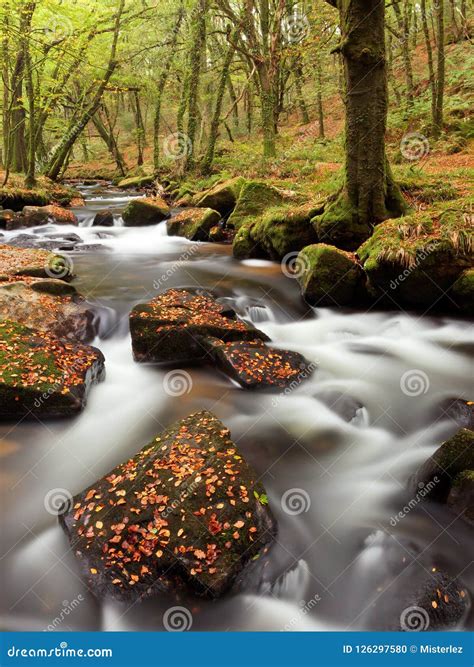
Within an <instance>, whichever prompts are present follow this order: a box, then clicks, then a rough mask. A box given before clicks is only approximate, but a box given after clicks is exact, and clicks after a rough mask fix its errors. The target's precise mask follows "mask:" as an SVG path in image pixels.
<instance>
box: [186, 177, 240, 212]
mask: <svg viewBox="0 0 474 667" xmlns="http://www.w3.org/2000/svg"><path fill="white" fill-rule="evenodd" d="M245 183H246V180H245V178H243V177H242V176H237V177H236V178H231V179H229V180H227V181H223V182H222V183H217V184H216V185H214V186H213V187H212V188H210V189H209V190H206V191H205V192H204V193H202V192H200V193H198V194H197V195H195V196H194V201H195V202H196V206H200V207H203V208H212V209H214V210H215V211H219V213H220V214H221V215H222V216H226V215H229V213H231V212H232V211H233V210H234V208H235V205H236V203H237V200H238V198H239V196H240V193H241V191H242V188H243V186H244V185H245Z"/></svg>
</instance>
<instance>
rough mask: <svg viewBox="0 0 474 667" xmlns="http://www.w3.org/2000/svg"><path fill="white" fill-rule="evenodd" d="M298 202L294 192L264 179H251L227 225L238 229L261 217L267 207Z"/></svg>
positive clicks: (241, 192)
mask: <svg viewBox="0 0 474 667" xmlns="http://www.w3.org/2000/svg"><path fill="white" fill-rule="evenodd" d="M291 201H293V202H295V203H297V201H298V200H297V197H296V196H295V195H294V194H290V193H288V192H284V191H282V190H279V189H278V188H275V187H274V186H273V185H269V184H267V183H264V182H262V181H249V182H247V183H245V184H244V186H243V187H242V189H241V191H240V196H239V199H238V201H237V205H236V207H235V209H234V211H233V213H232V215H231V216H230V217H229V219H228V221H227V225H228V226H229V227H232V228H234V229H236V230H239V229H240V228H241V227H242V226H244V225H248V224H250V223H252V222H254V221H255V218H257V217H260V216H261V215H262V214H263V213H264V212H265V211H266V210H267V209H269V208H272V207H275V206H281V205H283V204H284V203H285V202H291Z"/></svg>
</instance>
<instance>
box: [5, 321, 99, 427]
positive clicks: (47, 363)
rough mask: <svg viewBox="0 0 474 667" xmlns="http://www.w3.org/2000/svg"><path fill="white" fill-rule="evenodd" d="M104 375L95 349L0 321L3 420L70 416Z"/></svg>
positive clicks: (82, 404) (79, 408)
mask: <svg viewBox="0 0 474 667" xmlns="http://www.w3.org/2000/svg"><path fill="white" fill-rule="evenodd" d="M103 374H104V357H103V355H102V353H101V352H100V351H99V350H97V349H96V348H94V347H90V346H88V345H82V344H80V343H72V342H68V341H64V340H61V339H59V338H56V336H52V335H51V334H49V333H45V332H41V331H36V330H34V329H30V328H29V327H26V326H24V325H23V324H20V323H19V322H14V321H12V320H3V321H1V322H0V419H8V420H17V419H19V418H25V417H27V418H28V417H33V416H34V417H38V418H41V419H45V418H56V417H70V416H72V415H74V414H76V413H78V412H80V410H82V408H83V407H84V405H85V402H86V398H87V393H88V391H89V389H90V387H91V385H92V384H94V383H95V382H98V381H99V380H101V379H102V377H103Z"/></svg>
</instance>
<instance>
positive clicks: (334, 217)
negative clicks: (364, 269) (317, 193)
mask: <svg viewBox="0 0 474 667" xmlns="http://www.w3.org/2000/svg"><path fill="white" fill-rule="evenodd" d="M311 223H312V225H313V227H314V228H315V230H316V232H317V234H318V238H319V240H320V241H322V242H324V243H329V244H331V245H335V246H336V247H338V248H342V249H344V250H355V248H357V247H358V246H359V245H360V244H361V243H362V242H363V241H365V239H367V238H368V237H369V236H370V233H371V229H370V227H369V225H368V224H366V223H364V222H360V221H359V216H358V214H357V210H356V209H354V208H353V207H352V206H351V205H350V203H349V201H348V199H347V197H346V196H345V194H344V193H341V195H340V196H339V197H338V198H337V199H336V201H335V202H333V203H332V204H329V205H328V207H327V208H326V210H325V211H324V213H323V214H322V215H317V216H315V217H314V218H313V219H312V220H311Z"/></svg>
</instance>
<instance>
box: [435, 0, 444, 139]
mask: <svg viewBox="0 0 474 667" xmlns="http://www.w3.org/2000/svg"><path fill="white" fill-rule="evenodd" d="M437 2H438V4H437V10H436V26H437V30H438V39H437V77H436V103H435V114H434V119H433V134H434V136H435V138H438V137H439V135H440V134H441V130H442V129H443V104H444V0H437Z"/></svg>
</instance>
